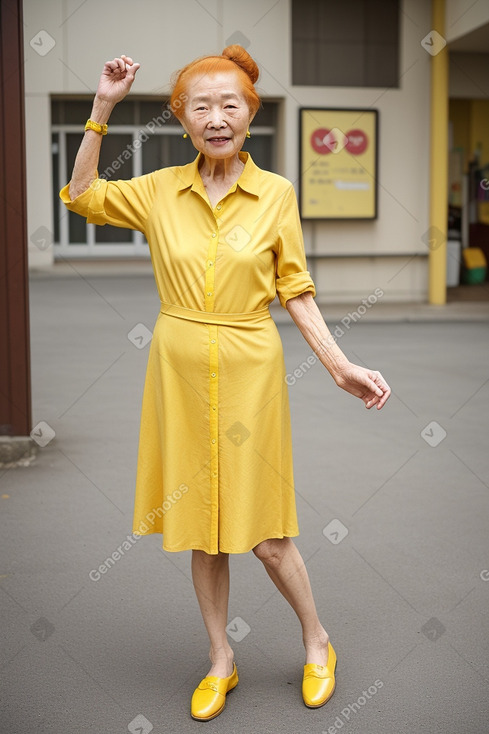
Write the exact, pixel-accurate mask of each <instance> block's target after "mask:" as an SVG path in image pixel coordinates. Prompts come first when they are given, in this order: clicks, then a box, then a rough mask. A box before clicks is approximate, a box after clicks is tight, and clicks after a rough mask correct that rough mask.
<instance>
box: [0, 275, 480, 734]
mask: <svg viewBox="0 0 489 734" xmlns="http://www.w3.org/2000/svg"><path fill="white" fill-rule="evenodd" d="M454 306H456V308H455V307H454V308H453V309H452V312H451V313H452V318H451V319H450V320H445V316H446V312H445V314H444V315H443V316H442V318H438V317H437V318H435V316H436V312H433V311H432V312H431V315H430V317H429V318H428V317H427V316H426V315H424V314H423V313H422V314H421V315H418V317H417V320H413V319H414V316H413V313H414V312H415V311H416V310H418V311H422V310H423V307H422V306H419V307H418V306H415V307H412V306H408V305H407V306H405V307H403V309H401V307H394V308H391V309H388V308H387V307H385V306H383V304H382V307H383V308H384V309H385V310H384V313H385V315H384V317H383V318H382V319H380V315H381V304H378V305H376V306H375V308H372V309H370V310H369V313H368V314H365V318H362V319H361V320H359V321H358V322H357V323H356V322H354V323H352V324H350V325H349V327H348V328H343V329H342V330H343V332H344V333H343V334H342V335H340V337H339V343H340V345H341V347H342V349H343V350H344V351H345V352H346V354H347V355H348V356H349V358H350V359H351V360H352V361H357V362H359V363H361V364H363V363H365V364H368V365H369V366H371V367H373V368H376V369H380V370H381V371H382V373H383V374H384V376H385V377H386V379H388V381H389V382H390V383H391V385H392V387H393V390H394V394H393V395H392V397H391V399H390V401H389V402H388V404H387V405H386V407H385V409H384V410H383V411H381V412H380V413H375V412H371V411H366V410H365V409H364V408H363V405H362V404H361V403H360V401H358V400H356V399H355V398H353V397H351V396H349V395H347V394H346V393H344V392H341V391H340V390H339V389H338V388H337V387H336V386H335V385H334V383H333V382H332V380H331V378H330V377H329V375H328V374H327V372H326V371H325V370H324V368H323V367H322V366H321V364H320V363H317V362H316V363H313V364H311V362H312V360H310V361H309V363H308V362H307V357H308V356H310V354H311V352H310V348H309V347H308V345H307V343H306V342H305V341H304V339H303V338H302V336H301V334H300V333H299V331H298V330H297V328H296V327H295V325H294V324H293V323H292V322H291V321H290V318H289V317H288V314H287V313H286V312H285V311H284V310H283V309H281V310H280V311H279V310H278V309H275V310H274V316H276V318H277V322H278V323H279V329H280V334H281V337H282V341H283V345H284V353H285V360H286V365H287V371H288V374H289V375H290V379H289V396H290V404H291V412H292V426H293V438H294V465H295V478H296V491H297V508H298V515H299V526H300V530H301V534H300V536H299V537H298V538H297V539H296V543H297V545H298V547H299V549H300V551H301V553H302V554H303V557H304V559H305V561H306V563H307V568H308V571H309V575H310V579H311V583H312V587H313V591H314V594H315V598H316V603H317V606H318V609H319V612H320V617H321V619H322V621H323V624H324V626H325V627H326V629H327V630H328V632H329V634H330V637H331V641H332V642H333V644H334V646H335V649H336V652H337V655H338V669H337V690H336V692H335V694H334V696H333V698H332V699H331V701H329V702H328V704H327V705H326V706H324V707H323V708H321V709H318V710H309V709H306V708H305V706H304V705H303V703H302V699H301V692H300V684H301V675H302V665H303V663H304V659H303V648H302V644H301V631H300V627H299V625H298V622H297V619H296V617H295V615H294V613H293V612H292V610H291V609H290V608H289V607H288V605H287V603H286V602H285V601H284V600H283V598H282V597H281V596H280V594H279V593H278V592H277V591H276V590H275V587H274V586H273V585H272V583H271V581H270V579H269V578H268V576H267V574H266V573H265V571H264V569H263V567H262V566H261V564H260V562H259V561H258V560H257V559H256V558H255V557H254V555H253V554H252V553H249V554H242V555H236V556H232V557H231V559H230V566H231V597H230V609H229V620H230V621H232V624H231V627H230V642H231V644H232V645H233V648H234V651H235V657H236V661H237V665H238V671H239V675H240V683H239V685H238V687H237V688H236V690H235V691H233V692H232V693H231V694H230V695H229V697H228V701H227V705H226V708H225V711H224V712H223V713H222V714H221V715H220V716H219V717H217V718H216V719H215V720H214V721H212V722H209V723H206V724H203V723H199V722H195V721H193V720H192V719H191V718H190V715H189V706H190V697H191V694H192V691H193V689H194V687H195V686H196V685H197V683H198V682H199V680H200V679H201V677H203V676H204V675H205V674H206V672H207V670H208V666H209V664H208V659H207V654H208V642H207V637H206V632H205V629H204V626H203V623H202V620H201V617H200V613H199V609H198V605H197V601H196V598H195V594H194V590H193V586H192V582H191V575H190V553H189V552H185V553H177V554H170V553H166V552H163V551H162V550H161V536H160V535H153V536H149V537H143V538H140V539H138V540H137V541H135V540H134V538H132V541H131V539H128V536H130V535H131V529H132V525H131V523H132V510H133V498H134V480H135V469H136V454H137V440H138V431H139V415H140V406H141V397H142V388H143V380H144V374H145V369H146V360H147V353H148V346H147V345H146V346H144V347H142V348H138V347H139V346H141V345H140V344H138V343H136V344H135V343H133V342H132V341H131V340H130V339H128V336H127V335H128V333H130V332H131V330H132V329H133V328H134V327H135V326H136V325H137V324H144V325H145V326H146V327H147V328H148V329H149V330H151V328H152V325H153V324H154V321H155V319H156V315H157V313H158V308H159V301H158V298H157V295H156V291H155V288H154V284H153V280H152V278H151V276H147V275H146V274H145V273H144V272H141V273H139V274H133V275H129V274H127V272H125V273H121V274H119V275H117V276H112V277H111V276H109V275H108V274H107V275H104V274H102V275H100V274H99V275H96V274H90V273H87V272H86V271H85V272H84V273H83V272H77V273H75V272H74V271H73V272H72V273H67V274H65V276H64V277H57V276H54V277H53V276H50V275H49V274H39V275H37V276H36V275H34V276H33V278H32V282H31V332H32V372H33V402H34V423H35V424H42V430H41V433H42V435H43V437H44V439H45V440H47V439H48V438H49V436H50V433H49V430H51V431H54V433H55V436H54V437H53V438H52V440H50V441H49V442H48V443H47V444H46V445H45V446H44V447H43V448H39V449H38V452H37V455H36V457H35V459H34V460H33V461H32V462H31V463H30V464H29V465H28V466H24V467H20V468H15V469H14V468H12V469H8V470H4V471H3V472H2V473H1V474H0V501H1V508H2V535H1V538H2V556H1V557H2V564H1V568H0V577H1V578H0V591H1V592H2V593H0V604H1V610H2V619H3V625H2V635H3V642H2V663H1V666H2V667H1V675H2V689H3V694H2V713H1V721H2V731H5V732H7V731H8V732H9V733H10V734H14V733H15V734H16V733H19V734H21V733H22V734H25V733H27V734H30V733H31V732H32V733H34V732H56V733H58V732H59V733H60V734H71V732H73V733H76V734H78V733H80V734H82V733H83V734H85V733H86V732H103V734H123V732H128V731H131V732H142V733H143V734H146V732H150V731H153V732H154V734H160V732H161V733H163V732H170V733H171V734H177V733H178V734H180V733H186V732H197V731H200V730H201V729H204V728H205V730H206V732H208V733H210V734H212V733H213V732H216V733H218V732H219V733H221V732H222V734H224V733H225V734H234V733H238V732H239V733H240V734H241V733H248V732H249V733H250V734H255V733H256V732H260V734H268V733H270V734H272V732H273V734H275V733H276V732H277V731H279V732H282V733H283V734H289V733H290V734H303V733H304V734H306V733H307V734H309V733H313V734H321V733H324V732H328V733H330V734H336V732H342V734H360V733H361V734H413V733H414V732H421V731H423V732H424V731H426V732H429V734H458V732H460V731H466V732H470V733H471V734H487V732H488V731H489V724H488V721H489V702H488V696H487V691H488V686H489V663H488V659H489V615H488V613H487V610H488V602H489V570H488V569H489V539H488V538H489V533H488V517H489V464H488V461H487V435H488V424H489V418H488V416H489V386H488V382H489V380H488V378H489V375H488V363H489V342H488V334H489V326H488V323H489V322H488V319H487V312H486V311H485V310H484V309H486V308H487V305H486V304H478V308H474V309H473V314H472V315H471V314H470V313H469V312H468V310H465V311H464V310H463V307H464V306H465V304H454ZM470 307H471V308H472V305H470ZM426 308H429V307H426ZM396 309H397V311H396ZM461 309H462V311H461ZM348 310H350V309H347V308H346V306H345V307H343V306H337V307H334V308H330V309H328V314H327V320H328V324H329V326H330V328H334V327H335V326H338V325H339V326H340V327H341V324H342V322H341V319H342V318H344V317H345V314H347V313H348ZM396 313H397V316H396ZM438 313H440V312H439V311H438ZM461 313H462V315H461ZM410 314H411V315H410ZM343 327H345V324H343ZM338 333H339V332H338ZM301 365H302V366H301ZM306 365H307V366H306ZM44 424H46V426H45V425H44ZM117 549H119V551H118V552H117V553H116V555H117V554H118V558H117V560H116V561H114V560H112V561H111V562H109V563H107V559H110V558H111V557H113V554H114V552H115V551H117ZM100 567H102V568H105V569H106V570H105V571H104V572H103V573H102V572H100V571H99V570H98V569H100ZM248 628H249V629H248ZM233 635H234V639H233V637H232V636H233ZM151 727H152V728H151Z"/></svg>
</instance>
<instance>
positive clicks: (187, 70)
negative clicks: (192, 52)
mask: <svg viewBox="0 0 489 734" xmlns="http://www.w3.org/2000/svg"><path fill="white" fill-rule="evenodd" d="M223 71H235V72H236V73H237V75H238V78H239V80H240V82H241V87H242V92H243V96H244V97H245V99H246V102H247V104H248V107H249V110H250V115H251V117H254V115H255V114H256V112H257V111H258V108H259V107H260V104H261V102H260V97H259V95H258V93H257V91H256V89H255V82H256V81H257V79H258V76H259V74H260V72H259V69H258V66H257V64H256V62H255V61H254V60H253V59H252V58H251V56H250V55H249V53H248V52H247V51H246V49H244V48H243V46H239V45H238V44H234V45H232V46H227V47H226V48H225V49H224V51H223V52H222V54H221V55H220V56H203V57H201V58H199V59H195V61H191V62H190V64H187V66H184V67H183V69H180V71H177V72H176V74H175V80H174V82H173V88H172V93H171V98H170V107H171V109H172V111H173V114H174V115H175V117H176V118H177V119H179V120H180V119H181V118H182V117H183V113H184V110H185V102H183V101H182V100H184V99H185V97H186V96H188V87H189V84H190V82H191V81H192V80H193V79H194V78H195V77H203V76H206V75H210V74H215V73H218V72H223Z"/></svg>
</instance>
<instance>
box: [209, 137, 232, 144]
mask: <svg viewBox="0 0 489 734" xmlns="http://www.w3.org/2000/svg"><path fill="white" fill-rule="evenodd" d="M207 140H209V141H210V142H213V143H222V142H223V141H224V140H229V138H225V137H214V138H207Z"/></svg>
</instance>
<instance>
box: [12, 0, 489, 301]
mask: <svg viewBox="0 0 489 734" xmlns="http://www.w3.org/2000/svg"><path fill="white" fill-rule="evenodd" d="M386 8H389V12H386ZM431 17H432V16H431V3H430V2H428V1H427V0H400V1H399V2H396V0H390V1H389V2H386V1H385V0H357V1H356V2H353V3H347V4H344V3H340V2H329V0H300V2H296V1H295V0H279V2H274V0H270V2H265V3H264V2H263V0H247V2H245V3H244V2H238V0H179V1H178V2H176V1H175V0H141V1H140V2H139V3H138V4H137V5H135V4H134V3H130V2H128V0H120V2H119V3H117V5H116V6H114V4H113V3H107V2H96V0H85V1H84V2H81V0H42V2H39V1H38V0H25V2H24V38H25V92H26V145H27V182H28V232H29V267H30V268H31V269H39V268H53V267H56V263H57V262H58V261H61V260H65V259H71V258H73V259H76V258H121V257H123V258H147V257H149V255H148V251H147V245H146V244H145V242H144V238H143V236H142V235H141V234H140V233H133V232H129V231H126V230H119V232H114V231H111V228H110V229H109V228H105V227H104V228H100V227H97V228H96V227H95V226H93V225H89V226H87V225H85V223H84V222H83V220H81V218H79V217H76V215H70V213H68V212H67V210H66V209H65V208H64V207H63V206H62V205H61V204H60V202H59V201H58V198H57V192H58V191H59V189H60V188H61V187H62V186H63V185H64V184H65V183H66V182H67V181H68V180H69V177H70V173H71V165H72V161H73V159H74V155H75V153H76V149H77V147H78V144H79V141H80V139H81V136H82V135H83V127H84V123H85V121H86V119H87V117H88V116H89V113H90V108H91V100H92V98H93V95H94V93H95V90H96V86H97V83H98V79H99V77H100V73H101V71H102V68H103V65H104V62H105V61H106V60H108V59H112V58H113V57H115V56H119V55H120V54H121V53H125V54H128V55H130V56H132V57H133V59H134V60H136V61H138V62H139V63H140V64H141V68H140V69H139V71H138V73H137V76H136V80H135V83H134V85H133V87H132V90H131V94H130V95H129V96H128V98H127V99H126V100H125V101H124V102H123V103H121V105H119V106H118V107H117V108H116V109H115V110H114V113H113V116H112V118H111V120H110V122H109V135H107V136H106V137H105V138H104V141H103V153H102V158H101V164H100V166H99V172H103V171H108V174H107V177H109V178H110V177H112V178H129V177H130V176H134V175H140V174H142V173H145V172H147V171H149V170H153V169H156V168H159V167H161V166H162V165H174V164H176V163H185V162H188V161H189V160H192V159H193V157H195V155H196V151H195V150H193V149H192V147H191V143H190V142H189V141H184V140H183V138H182V136H181V133H182V131H181V128H180V127H179V126H178V124H177V123H176V121H175V120H174V119H170V117H169V115H165V114H164V110H165V107H164V102H165V100H166V99H167V98H168V95H169V91H170V79H171V77H172V74H173V73H174V72H175V70H177V69H179V68H181V67H182V66H184V65H185V64H186V63H188V61H190V60H191V59H193V58H196V57H198V56H201V55H204V54H209V53H211V54H212V53H220V52H221V51H222V49H223V48H224V47H225V46H226V45H228V44H230V43H234V42H236V43H241V44H242V45H243V46H245V47H246V48H247V50H248V52H249V53H250V54H251V55H252V56H253V57H254V58H255V60H256V61H257V63H258V65H259V67H260V72H261V73H260V79H259V81H258V82H257V85H256V86H257V89H258V91H259V93H260V94H261V96H262V99H263V103H264V104H263V109H262V110H261V111H260V112H259V114H258V116H257V118H256V121H255V123H254V124H253V125H252V139H251V140H250V142H249V148H248V149H249V150H250V153H251V154H252V156H253V158H254V159H255V160H256V162H257V163H258V164H259V165H262V166H263V167H269V168H271V169H272V170H275V171H276V172H277V173H280V174H281V175H283V176H285V177H287V178H288V179H289V180H291V181H292V182H293V183H294V185H295V186H296V188H297V190H298V187H299V181H300V176H301V171H300V157H299V110H300V108H304V107H311V108H344V109H350V108H360V109H367V110H372V109H375V110H377V111H378V120H379V129H378V168H377V191H378V212H377V217H376V218H375V219H372V220H359V221H354V220H320V219H318V220H314V221H312V220H304V222H303V231H304V241H305V249H306V254H307V257H308V265H309V269H310V271H311V274H312V276H313V279H314V281H315V283H316V288H317V297H318V298H319V299H320V300H324V301H337V302H352V301H356V300H358V301H359V302H360V301H361V300H362V299H363V298H368V296H369V295H371V294H374V293H375V292H376V289H381V291H382V293H383V298H385V299H386V300H391V301H425V300H426V298H427V290H428V267H429V263H428V254H429V248H428V246H427V244H426V240H427V237H426V233H427V231H428V229H429V227H430V221H429V180H430V98H431V97H430V95H431V88H430V87H431V85H430V63H431V60H432V55H431V53H430V52H429V50H427V48H426V42H425V43H423V39H425V38H426V37H427V35H428V34H429V33H430V31H431ZM488 24H489V3H486V2H480V3H475V4H474V3H471V2H468V1H463V0H447V3H446V22H445V27H446V39H443V42H444V41H445V40H446V41H447V42H448V44H449V47H450V44H451V43H454V45H455V44H456V43H458V44H459V49H460V52H461V56H462V55H464V56H465V57H470V58H465V62H464V63H465V67H464V69H465V71H463V70H462V71H460V65H456V69H457V70H458V71H457V73H456V74H454V78H453V85H454V93H455V96H459V97H463V96H464V88H465V87H464V74H465V76H467V73H468V72H467V69H470V70H471V71H470V72H469V73H470V76H469V80H468V81H467V82H466V84H467V85H468V84H469V82H470V85H471V94H475V96H477V94H479V95H481V97H483V96H486V97H487V89H486V91H484V88H485V87H487V82H486V79H487V73H486V71H485V69H487V66H485V65H486V64H487V58H489V56H488V55H487V53H482V54H481V53H480V50H479V49H478V53H479V55H480V56H483V57H484V58H483V59H482V63H480V64H478V65H477V64H475V65H474V63H473V58H472V57H473V56H474V54H473V53H471V47H470V43H468V46H466V47H464V46H463V44H462V45H460V44H461V41H460V39H462V40H463V38H467V39H470V38H473V37H474V36H475V35H476V33H477V29H483V28H484V26H487V25H488ZM338 28H339V29H341V33H340V34H339V35H338V30H337V29H338ZM328 34H329V35H328ZM333 36H334V37H333ZM462 52H463V53H462ZM481 84H482V85H483V89H482V91H481ZM474 90H475V92H474ZM477 90H478V91H477ZM138 140H139V141H140V143H139V144H138V142H137V141H138ZM447 155H448V151H447ZM104 230H107V231H105V232H104Z"/></svg>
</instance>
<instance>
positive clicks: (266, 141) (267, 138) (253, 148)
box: [243, 135, 274, 171]
mask: <svg viewBox="0 0 489 734" xmlns="http://www.w3.org/2000/svg"><path fill="white" fill-rule="evenodd" d="M272 145H273V136H272V135H252V136H251V138H247V139H246V140H245V143H244V145H243V150H246V151H248V153H249V154H250V156H251V157H252V158H253V161H254V162H255V163H256V165H257V166H258V167H259V168H264V169H265V170H266V171H274V164H273V150H272Z"/></svg>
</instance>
